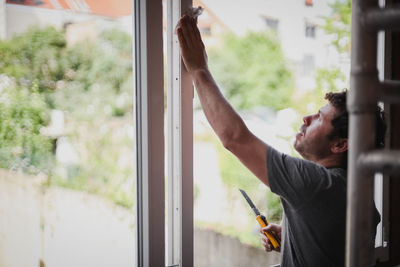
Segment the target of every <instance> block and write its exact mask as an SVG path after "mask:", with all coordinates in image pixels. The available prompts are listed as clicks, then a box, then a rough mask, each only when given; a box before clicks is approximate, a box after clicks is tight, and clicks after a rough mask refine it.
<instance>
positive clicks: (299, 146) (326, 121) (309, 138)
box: [293, 103, 336, 161]
mask: <svg viewBox="0 0 400 267" xmlns="http://www.w3.org/2000/svg"><path fill="white" fill-rule="evenodd" d="M335 111H336V110H335V108H334V107H333V106H332V104H330V103H328V104H326V105H325V106H323V107H322V108H321V109H320V110H319V111H318V112H317V113H316V114H313V115H309V116H306V117H304V118H303V122H304V124H303V125H302V126H301V127H300V131H299V132H298V133H297V134H296V140H295V141H294V145H293V146H294V148H295V149H296V150H297V152H299V153H300V155H302V157H303V158H305V159H308V160H312V161H318V160H321V159H323V158H325V157H326V156H328V155H329V154H330V153H331V144H332V141H331V140H329V138H328V135H329V133H331V131H332V130H333V126H332V123H331V121H332V119H333V118H334V115H335Z"/></svg>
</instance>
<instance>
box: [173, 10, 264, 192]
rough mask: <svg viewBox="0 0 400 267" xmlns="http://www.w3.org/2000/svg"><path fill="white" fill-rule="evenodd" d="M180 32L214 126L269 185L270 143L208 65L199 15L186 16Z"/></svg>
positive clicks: (224, 141)
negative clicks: (245, 117) (227, 95)
mask: <svg viewBox="0 0 400 267" xmlns="http://www.w3.org/2000/svg"><path fill="white" fill-rule="evenodd" d="M177 34H178V39H179V44H180V47H181V54H182V59H183V62H184V64H185V66H186V69H187V70H188V72H189V73H190V74H191V76H192V78H193V81H194V84H195V87H196V90H197V94H198V96H199V98H200V103H201V105H202V107H203V111H204V113H205V115H206V117H207V120H208V122H209V123H210V124H211V127H212V128H213V130H214V131H215V133H216V134H217V136H218V137H219V139H220V140H221V142H222V144H223V145H224V147H225V148H227V149H228V150H229V151H231V152H232V153H233V154H234V155H235V156H236V157H237V158H238V159H239V160H240V161H241V162H242V163H243V164H244V165H245V166H246V167H247V168H248V169H249V170H250V171H251V172H253V174H254V175H255V176H257V177H258V178H259V179H260V180H261V181H262V182H263V183H265V184H266V185H268V186H269V183H268V176H267V164H266V157H267V149H268V148H267V145H266V144H265V143H264V142H263V141H261V140H260V139H258V138H257V137H256V136H254V135H253V134H252V133H251V132H250V131H249V129H248V128H247V127H246V125H245V124H244V122H243V120H242V118H240V116H239V115H238V114H237V113H236V112H235V110H234V109H233V108H232V106H231V105H230V104H229V103H228V101H227V100H226V99H225V98H224V96H223V95H222V94H221V92H220V90H219V88H218V86H217V84H216V82H215V81H214V78H213V77H212V75H211V73H210V71H209V69H208V65H207V54H206V51H205V47H204V44H203V41H202V40H201V36H200V32H199V29H198V28H197V21H196V19H193V18H191V17H189V16H186V15H185V16H183V17H182V18H181V19H180V21H179V23H178V27H177Z"/></svg>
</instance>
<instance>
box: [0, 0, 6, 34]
mask: <svg viewBox="0 0 400 267" xmlns="http://www.w3.org/2000/svg"><path fill="white" fill-rule="evenodd" d="M5 38H6V0H0V40H1V39H5Z"/></svg>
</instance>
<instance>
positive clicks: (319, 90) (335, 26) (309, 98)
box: [295, 0, 351, 114]
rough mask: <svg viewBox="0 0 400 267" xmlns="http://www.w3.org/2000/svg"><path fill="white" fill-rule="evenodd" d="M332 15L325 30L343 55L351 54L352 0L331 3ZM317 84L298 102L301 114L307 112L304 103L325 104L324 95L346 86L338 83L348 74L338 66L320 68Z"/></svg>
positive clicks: (326, 22) (339, 0) (316, 78)
mask: <svg viewBox="0 0 400 267" xmlns="http://www.w3.org/2000/svg"><path fill="white" fill-rule="evenodd" d="M330 6H331V8H332V15H331V16H329V17H326V18H325V26H324V30H325V32H326V33H327V34H329V35H331V36H332V37H333V40H332V44H333V45H334V46H335V47H336V49H337V51H338V52H339V53H340V54H341V56H343V57H349V56H350V25H351V1H350V0H335V1H334V2H333V3H332V4H330ZM315 80H316V86H315V88H314V90H313V91H311V92H309V93H307V94H305V95H303V96H302V97H301V99H300V101H298V102H297V103H295V106H296V109H297V110H298V111H299V112H300V113H301V114H306V113H307V112H309V111H307V110H306V109H307V107H306V106H304V105H303V104H302V103H309V104H312V105H313V106H315V109H317V108H318V107H320V106H322V105H324V103H325V100H324V96H325V94H326V93H327V92H337V91H341V90H343V89H345V88H338V84H343V83H345V82H346V81H345V80H346V75H345V74H344V73H343V71H342V70H341V69H339V68H337V67H331V68H321V69H318V70H317V72H316V76H315Z"/></svg>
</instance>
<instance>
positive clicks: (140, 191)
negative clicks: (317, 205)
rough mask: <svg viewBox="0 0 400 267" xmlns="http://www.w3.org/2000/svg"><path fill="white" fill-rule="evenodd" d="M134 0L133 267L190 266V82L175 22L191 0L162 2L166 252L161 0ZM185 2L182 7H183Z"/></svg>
mask: <svg viewBox="0 0 400 267" xmlns="http://www.w3.org/2000/svg"><path fill="white" fill-rule="evenodd" d="M133 1H134V29H135V31H134V40H135V42H134V45H135V64H134V69H135V96H136V108H135V119H136V129H137V130H136V134H137V136H136V140H137V144H136V145H137V146H136V157H137V159H136V165H137V166H136V172H137V177H136V196H137V201H136V222H137V225H136V229H137V230H136V240H137V242H136V255H137V266H146V267H147V266H165V254H166V256H167V266H193V265H194V263H193V84H192V81H191V79H190V77H189V75H188V73H187V72H186V71H185V68H184V67H183V64H182V63H181V58H180V53H179V44H178V41H177V37H176V35H175V34H174V26H175V25H176V23H177V21H178V19H179V18H180V17H181V14H182V13H183V12H182V11H183V10H184V9H185V8H186V7H190V6H191V5H192V1H191V0H171V1H166V4H167V36H168V37H167V69H168V73H167V83H168V92H167V100H168V104H167V107H168V109H167V114H168V127H167V130H168V131H167V138H168V140H167V144H168V150H167V158H168V162H167V173H168V231H167V233H168V234H167V240H168V251H167V253H166V250H165V245H166V242H165V230H164V229H165V194H164V190H165V187H164V185H165V184H164V182H165V172H164V160H165V155H164V91H163V88H164V86H163V77H164V76H163V54H162V53H163V52H162V51H163V39H162V38H163V32H162V25H163V19H162V0H133ZM182 7H185V8H182Z"/></svg>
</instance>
